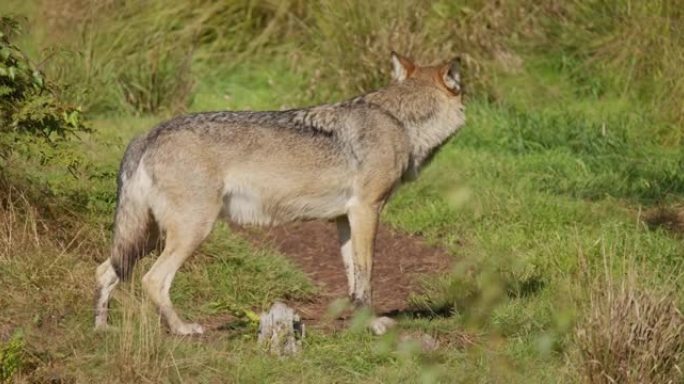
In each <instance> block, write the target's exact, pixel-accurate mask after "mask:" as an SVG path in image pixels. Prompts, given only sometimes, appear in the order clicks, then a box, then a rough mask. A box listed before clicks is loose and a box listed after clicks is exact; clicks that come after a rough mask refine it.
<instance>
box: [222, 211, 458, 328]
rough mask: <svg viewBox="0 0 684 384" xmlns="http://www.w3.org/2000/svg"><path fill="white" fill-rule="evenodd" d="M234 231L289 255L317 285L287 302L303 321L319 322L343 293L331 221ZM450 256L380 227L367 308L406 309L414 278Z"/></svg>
mask: <svg viewBox="0 0 684 384" xmlns="http://www.w3.org/2000/svg"><path fill="white" fill-rule="evenodd" d="M233 229H234V230H236V231H238V232H239V233H241V234H242V235H243V236H245V237H246V238H247V239H248V240H249V241H250V242H252V243H253V244H256V245H264V244H270V245H271V246H273V247H274V248H275V249H277V250H278V251H279V252H281V253H282V254H284V255H285V256H287V257H289V258H290V259H291V260H292V261H293V262H294V263H295V264H296V265H297V266H298V267H299V268H301V269H302V270H303V271H304V272H305V273H306V274H307V275H308V276H309V277H310V278H311V279H312V280H313V282H314V283H315V284H316V285H317V286H318V287H319V292H320V294H319V296H318V297H316V298H315V299H314V300H313V301H312V302H308V303H301V302H293V303H288V304H290V305H292V306H293V307H295V308H296V309H297V310H298V311H299V312H300V313H301V315H302V318H303V319H305V320H314V321H316V320H321V319H322V318H324V317H325V315H326V313H327V310H328V307H329V305H330V304H331V303H333V302H334V301H335V299H339V298H346V297H347V277H346V274H345V271H344V264H343V262H342V256H341V255H340V251H339V241H338V237H337V229H336V226H335V223H331V222H322V221H310V222H303V223H294V224H288V225H284V226H278V227H272V228H238V227H234V228H233ZM451 260H452V256H451V255H450V254H449V253H448V252H446V251H445V250H443V249H440V248H436V247H433V246H430V245H428V244H427V243H426V242H425V241H423V240H422V239H421V238H420V237H417V236H412V235H408V234H404V233H400V232H397V231H394V230H392V229H390V228H388V227H386V226H383V225H381V226H380V228H379V230H378V236H377V239H376V242H375V258H374V263H373V307H374V309H375V311H376V312H377V313H397V312H402V311H405V310H408V309H409V306H408V297H409V295H410V294H411V293H416V292H418V290H419V289H420V287H419V283H418V280H419V277H425V276H429V275H433V274H434V275H437V274H439V273H441V272H445V271H446V270H447V269H448V268H449V265H450V262H451Z"/></svg>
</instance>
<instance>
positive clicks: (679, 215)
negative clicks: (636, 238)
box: [644, 206, 684, 236]
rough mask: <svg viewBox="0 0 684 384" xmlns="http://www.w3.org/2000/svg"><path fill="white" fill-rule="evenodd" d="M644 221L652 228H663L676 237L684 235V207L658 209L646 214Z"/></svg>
mask: <svg viewBox="0 0 684 384" xmlns="http://www.w3.org/2000/svg"><path fill="white" fill-rule="evenodd" d="M644 221H645V222H646V224H648V226H649V227H651V228H658V227H662V228H665V229H667V230H668V231H670V232H672V233H674V234H675V235H679V236H682V235H684V207H682V206H678V207H658V208H653V209H650V210H647V211H646V212H645V213H644Z"/></svg>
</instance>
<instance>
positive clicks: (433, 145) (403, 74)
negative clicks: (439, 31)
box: [380, 52, 465, 168]
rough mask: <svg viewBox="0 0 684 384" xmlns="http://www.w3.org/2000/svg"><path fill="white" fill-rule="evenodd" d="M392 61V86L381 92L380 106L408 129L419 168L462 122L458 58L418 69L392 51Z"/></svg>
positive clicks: (462, 108)
mask: <svg viewBox="0 0 684 384" xmlns="http://www.w3.org/2000/svg"><path fill="white" fill-rule="evenodd" d="M391 61H392V69H393V70H392V83H391V84H390V85H389V86H387V87H386V88H384V89H383V90H382V91H381V92H380V93H381V94H382V96H381V97H380V98H381V99H382V100H381V103H382V104H383V106H384V107H385V108H387V109H388V110H389V111H390V112H391V113H392V114H394V115H395V116H396V117H397V118H398V119H399V120H401V121H402V123H403V124H404V126H405V127H406V129H407V130H408V133H409V136H410V139H411V145H412V146H413V154H412V155H413V162H414V166H415V167H416V168H418V167H420V165H421V164H423V163H424V162H425V160H427V159H428V158H429V157H430V156H431V155H432V154H434V153H435V151H436V149H438V148H439V147H440V146H441V145H442V144H443V143H444V142H445V141H446V140H447V139H448V138H449V137H450V136H451V135H453V134H454V133H456V131H457V130H458V129H459V128H460V127H461V126H462V125H463V124H464V123H465V114H464V111H465V108H464V106H463V97H462V84H461V74H460V69H461V59H460V58H455V59H454V60H451V61H449V62H448V63H444V64H441V65H435V66H419V65H416V64H415V63H414V62H413V61H411V60H410V59H408V58H407V57H404V56H401V55H399V54H397V53H396V52H392V56H391Z"/></svg>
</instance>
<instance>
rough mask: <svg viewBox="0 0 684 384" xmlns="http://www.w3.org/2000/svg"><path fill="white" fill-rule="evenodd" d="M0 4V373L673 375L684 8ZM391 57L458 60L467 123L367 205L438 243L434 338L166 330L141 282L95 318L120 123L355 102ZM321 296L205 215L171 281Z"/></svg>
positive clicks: (269, 2)
mask: <svg viewBox="0 0 684 384" xmlns="http://www.w3.org/2000/svg"><path fill="white" fill-rule="evenodd" d="M0 16H2V19H1V22H0V135H1V136H0V292H2V294H1V295H0V381H7V382H19V383H21V382H50V383H69V382H79V383H81V382H83V383H85V382H123V383H130V382H179V383H180V382H283V383H284V382H316V383H318V382H335V383H344V382H377V383H385V382H421V383H432V382H445V383H446V382H449V383H454V382H461V383H474V382H482V383H490V382H492V383H498V382H521V383H531V382H539V383H548V382H591V383H602V382H605V383H615V382H618V383H682V382H684V373H683V372H684V365H683V364H684V318H683V316H682V313H681V309H682V308H683V307H682V304H683V299H684V289H682V288H683V285H684V279H683V272H684V268H683V267H682V265H683V263H682V261H683V260H684V258H683V256H684V244H683V243H682V233H683V231H684V210H683V209H682V207H683V206H684V199H683V194H684V150H683V148H684V147H683V146H682V144H683V143H682V137H683V133H684V131H683V129H682V127H683V125H682V124H683V123H684V6H683V4H682V3H681V1H679V0H650V1H640V0H612V1H610V0H584V1H580V0H568V1H558V0H542V1H534V0H511V1H498V0H457V1H446V0H437V1H431V2H430V1H421V0H396V1H373V2H364V1H351V0H342V1H339V0H338V1H332V0H320V1H303V0H282V1H276V0H224V1H219V0H148V1H129V0H99V1H95V0H59V1H57V0H24V1H16V0H5V1H3V2H2V3H1V4H0ZM393 49H394V50H397V51H398V52H402V53H404V54H406V55H409V56H411V57H413V58H415V59H416V60H417V61H418V62H420V63H432V62H436V61H441V60H445V59H448V58H450V57H452V56H453V55H456V54H460V55H462V56H463V57H464V58H465V67H466V68H465V71H466V73H465V74H464V76H463V78H464V81H465V83H466V92H467V108H468V109H467V115H468V124H467V127H466V128H465V129H464V130H463V132H462V133H460V134H459V135H458V136H457V137H456V138H454V139H453V140H451V141H450V142H449V143H448V144H447V145H446V147H445V148H444V150H443V151H442V152H441V153H440V154H439V155H438V156H437V158H436V159H435V161H434V162H433V163H432V164H431V165H430V166H429V167H428V168H427V169H426V170H425V172H424V174H423V175H422V177H421V178H420V179H419V181H417V182H416V183H413V184H411V185H408V186H405V187H403V188H402V189H401V190H400V192H399V193H398V195H397V196H396V197H395V198H394V200H393V201H392V203H391V204H390V205H389V207H388V209H387V210H386V212H385V214H384V217H383V220H384V221H385V223H388V224H389V225H391V226H393V227H394V228H397V229H398V230H401V231H404V232H410V233H417V234H421V235H422V236H424V237H425V238H427V239H428V241H430V242H432V243H433V244H436V245H439V246H442V247H444V248H446V249H448V250H449V251H450V252H451V253H452V254H453V255H454V258H455V260H456V262H455V263H454V265H455V268H454V270H453V271H452V272H451V273H449V274H446V275H444V276H442V277H440V278H439V279H431V280H430V281H426V282H425V290H424V292H423V293H420V294H416V295H415V297H414V298H413V305H414V306H416V307H417V308H421V309H426V310H428V311H430V310H433V311H435V312H438V311H439V310H441V309H443V308H447V309H449V310H448V313H449V316H446V317H443V316H436V317H434V318H411V317H406V318H402V319H400V328H402V329H409V330H418V331H422V332H428V333H430V334H432V335H434V336H435V337H437V338H438V339H439V340H440V341H441V345H442V347H441V348H440V349H438V350H437V351H432V352H424V351H421V350H420V349H419V348H417V347H416V345H413V344H411V343H406V342H402V341H401V340H399V339H398V338H397V335H396V334H390V335H388V336H386V337H382V338H376V337H371V336H370V335H369V334H367V333H366V332H364V331H360V330H359V329H356V328H355V327H352V328H350V329H349V330H345V331H340V332H334V333H332V334H330V333H326V332H323V331H316V330H314V331H311V332H309V336H308V337H307V339H306V341H305V346H304V352H303V353H302V355H301V356H299V357H298V358H297V359H277V358H273V357H269V356H267V355H266V354H264V353H263V352H262V351H261V350H260V349H259V348H258V347H257V346H256V345H255V334H254V329H253V327H252V326H251V325H249V323H246V324H244V325H242V326H240V327H237V328H236V329H235V330H233V331H230V332H225V334H221V335H217V336H216V337H212V338H202V339H180V338H175V337H171V336H169V335H167V334H165V333H164V330H163V328H160V326H159V321H158V317H157V315H156V314H155V313H154V311H153V310H152V309H151V308H150V306H149V305H148V303H147V302H146V300H145V298H144V295H141V293H140V292H139V287H138V286H136V284H135V283H132V284H130V286H128V287H127V288H125V289H123V290H121V292H120V293H119V294H118V295H117V300H116V301H117V302H116V303H115V305H114V311H115V313H114V320H113V321H114V324H115V326H116V327H115V329H113V330H112V331H111V332H107V333H104V334H96V333H94V332H93V330H92V324H91V323H92V321H91V320H92V319H91V316H92V313H91V298H90V297H91V292H92V289H93V273H94V268H95V266H96V265H97V263H98V262H100V261H102V260H104V259H105V258H106V257H107V253H108V238H109V233H110V226H111V218H112V213H113V207H114V199H115V190H116V188H115V175H116V171H117V165H118V161H119V160H120V158H121V155H122V153H123V149H124V147H125V145H126V144H127V142H128V141H129V140H130V139H131V138H132V137H133V136H134V135H136V134H138V133H141V132H144V131H145V130H147V129H149V128H151V127H152V126H153V125H154V124H155V123H157V122H159V121H161V120H163V119H165V118H168V117H169V116H171V115H174V114H178V113H182V112H185V111H202V110H215V109H279V108H282V107H292V106H303V105H311V104H316V103H320V102H330V101H336V100H341V99H343V98H346V97H351V96H353V95H357V94H359V93H361V92H364V91H368V90H371V89H373V88H375V87H379V86H382V85H383V84H385V83H386V82H387V81H388V78H389V68H390V65H389V60H388V57H389V52H390V51H391V50H393ZM149 262H150V260H149V259H147V260H145V262H143V263H142V264H143V266H141V267H140V268H139V270H142V269H143V268H145V267H146V266H148V265H149ZM264 275H266V276H269V279H267V280H266V281H265V280H264V279H262V278H261V276H264ZM133 281H134V282H135V281H136V280H135V279H133ZM217 282H220V283H217ZM313 291H314V288H313V287H312V285H311V283H310V281H308V279H307V277H306V276H305V275H304V274H302V273H301V272H299V271H298V270H297V269H296V268H295V267H294V266H293V265H292V264H291V263H289V262H288V261H287V259H285V258H284V257H283V256H281V255H279V254H277V252H275V251H273V250H271V249H266V248H255V247H254V246H251V245H249V244H248V243H246V242H245V241H244V240H243V239H241V238H240V237H239V236H237V235H235V234H231V233H230V231H229V230H228V229H227V228H220V229H218V230H217V231H216V233H215V234H214V235H213V236H212V238H211V240H210V241H209V242H207V244H205V245H204V246H203V248H202V250H201V252H200V254H199V255H197V256H195V257H194V258H193V259H192V260H191V261H190V262H188V263H187V265H186V266H184V268H183V270H182V272H181V273H180V275H179V277H178V279H177V282H176V285H175V286H174V289H173V296H174V300H175V302H176V303H177V304H178V306H179V307H180V309H181V311H182V312H183V313H184V314H186V316H188V317H191V318H193V319H200V320H202V319H207V318H211V317H212V316H221V314H223V313H226V312H228V311H229V310H234V311H236V313H238V314H239V313H240V310H242V309H252V310H256V311H260V310H262V309H264V308H266V307H267V306H268V305H269V303H271V302H272V301H273V300H275V299H277V298H279V297H295V298H297V297H299V298H302V299H305V298H307V297H310V295H312V294H313ZM236 309H237V310H236ZM466 341H467V342H466Z"/></svg>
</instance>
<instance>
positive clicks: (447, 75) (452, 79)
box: [442, 56, 461, 94]
mask: <svg viewBox="0 0 684 384" xmlns="http://www.w3.org/2000/svg"><path fill="white" fill-rule="evenodd" d="M442 79H443V80H444V85H445V86H446V87H447V88H449V90H451V91H452V92H454V93H456V94H459V93H461V57H460V56H457V57H456V58H455V59H453V60H451V62H449V63H448V64H446V66H445V70H444V75H442Z"/></svg>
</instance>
